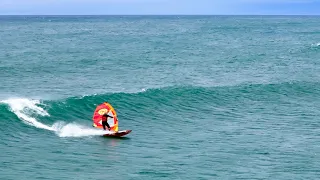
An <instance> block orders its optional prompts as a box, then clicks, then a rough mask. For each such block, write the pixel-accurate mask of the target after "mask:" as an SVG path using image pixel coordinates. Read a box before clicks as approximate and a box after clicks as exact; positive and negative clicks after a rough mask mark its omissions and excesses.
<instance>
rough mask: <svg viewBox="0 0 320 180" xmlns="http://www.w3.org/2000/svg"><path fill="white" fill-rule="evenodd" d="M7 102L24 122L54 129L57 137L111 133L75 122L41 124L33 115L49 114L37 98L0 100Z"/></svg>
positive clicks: (37, 126) (50, 129)
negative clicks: (40, 105)
mask: <svg viewBox="0 0 320 180" xmlns="http://www.w3.org/2000/svg"><path fill="white" fill-rule="evenodd" d="M0 102H1V103H5V104H8V105H9V107H10V110H11V111H12V112H13V113H14V114H16V115H17V116H18V118H19V119H21V120H22V121H23V122H24V123H26V124H28V125H31V126H34V127H36V128H41V129H46V130H49V131H54V132H55V133H56V134H57V135H58V136H59V137H83V136H96V135H103V134H108V133H112V132H110V131H103V130H99V129H94V128H88V127H85V126H82V125H79V124H76V123H69V124H66V123H64V122H57V123H54V124H53V125H52V126H49V125H46V124H43V123H41V122H39V121H37V119H36V118H35V117H34V116H35V115H40V116H50V115H49V113H48V112H47V111H45V110H44V109H43V108H41V107H39V106H38V105H39V104H41V103H40V101H39V100H30V99H26V98H11V99H8V100H3V101H0Z"/></svg>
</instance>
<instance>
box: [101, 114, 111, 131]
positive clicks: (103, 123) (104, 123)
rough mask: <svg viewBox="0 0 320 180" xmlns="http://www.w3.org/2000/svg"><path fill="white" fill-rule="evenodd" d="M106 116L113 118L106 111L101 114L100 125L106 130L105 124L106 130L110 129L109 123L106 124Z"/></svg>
mask: <svg viewBox="0 0 320 180" xmlns="http://www.w3.org/2000/svg"><path fill="white" fill-rule="evenodd" d="M108 117H111V118H113V117H112V116H110V115H108V114H107V113H106V114H104V115H103V116H102V127H103V129H104V130H106V126H107V127H108V130H109V131H110V125H109V124H108Z"/></svg>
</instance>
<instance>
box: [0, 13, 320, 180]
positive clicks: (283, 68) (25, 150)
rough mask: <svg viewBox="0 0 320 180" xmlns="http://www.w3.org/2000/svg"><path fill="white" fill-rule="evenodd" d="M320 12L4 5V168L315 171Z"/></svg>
mask: <svg viewBox="0 0 320 180" xmlns="http://www.w3.org/2000/svg"><path fill="white" fill-rule="evenodd" d="M319 24H320V19H319V16H0V62H1V63H0V130H1V133H0V179H3V180H17V179H19V180H20V179H42V180H61V179H75V180H106V179H109V180H111V179H112V180H123V179H139V180H148V179H197V180H198V179H219V180H220V179H278V180H285V179H290V180H291V179H296V180H298V179H320V169H319V165H320V121H319V117H320V61H319V60H320V26H319ZM102 102H109V103H110V104H111V105H113V107H114V108H115V110H116V111H117V114H118V119H119V129H120V130H125V129H131V130H132V132H131V133H130V134H128V135H127V136H125V137H123V138H106V137H102V134H104V132H103V131H102V130H100V129H95V128H93V127H92V116H93V111H94V109H95V107H96V106H97V105H99V104H100V103H102Z"/></svg>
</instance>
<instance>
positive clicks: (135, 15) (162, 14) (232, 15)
mask: <svg viewBox="0 0 320 180" xmlns="http://www.w3.org/2000/svg"><path fill="white" fill-rule="evenodd" d="M0 16H320V14H0Z"/></svg>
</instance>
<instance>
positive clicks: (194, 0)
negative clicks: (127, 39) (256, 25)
mask: <svg viewBox="0 0 320 180" xmlns="http://www.w3.org/2000/svg"><path fill="white" fill-rule="evenodd" d="M0 15H320V0H0Z"/></svg>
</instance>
